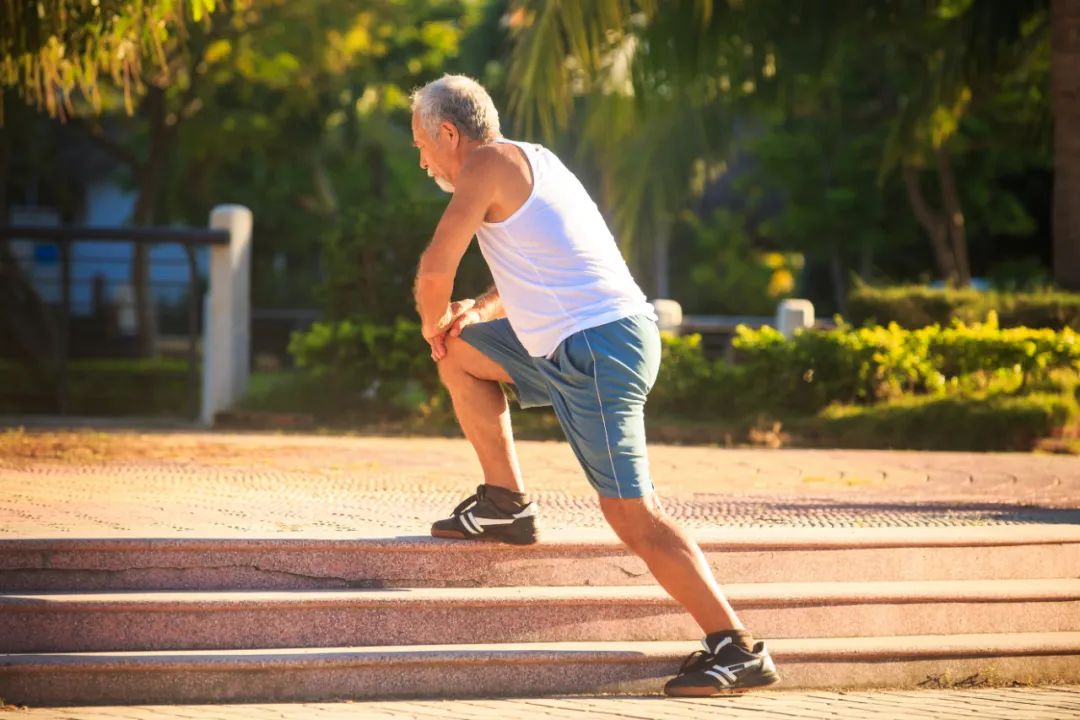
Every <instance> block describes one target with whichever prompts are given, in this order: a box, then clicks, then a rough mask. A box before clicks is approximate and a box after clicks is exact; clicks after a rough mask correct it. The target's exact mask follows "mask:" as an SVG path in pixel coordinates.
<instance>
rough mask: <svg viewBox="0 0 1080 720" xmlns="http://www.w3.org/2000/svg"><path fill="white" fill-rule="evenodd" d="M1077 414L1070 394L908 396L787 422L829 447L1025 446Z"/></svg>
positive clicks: (1000, 448)
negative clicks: (888, 401) (981, 396)
mask: <svg viewBox="0 0 1080 720" xmlns="http://www.w3.org/2000/svg"><path fill="white" fill-rule="evenodd" d="M1078 415H1080V410H1078V407H1077V404H1076V400H1075V398H1070V397H1069V396H1067V395H1047V394H1035V395H1025V396H1018V397H1010V396H1004V395H991V396H987V397H983V398H978V397H961V396H957V397H941V398H934V397H909V398H903V399H900V400H897V401H894V402H890V403H885V404H881V405H869V406H864V405H830V406H829V407H828V408H826V409H825V410H824V411H823V412H822V413H821V414H820V415H817V416H814V417H811V418H806V419H803V420H798V419H796V420H794V421H791V422H789V423H788V424H787V426H788V430H789V431H793V432H796V433H798V434H799V436H800V438H801V441H802V442H803V443H804V444H811V445H828V446H830V447H841V448H903V449H907V450H975V451H1026V450H1030V449H1031V448H1032V447H1033V446H1034V445H1035V442H1036V441H1037V440H1039V439H1040V438H1045V437H1048V436H1050V435H1051V434H1052V433H1053V431H1054V430H1055V429H1056V428H1059V427H1062V426H1063V425H1066V424H1068V423H1069V422H1071V421H1072V420H1073V419H1075V418H1076V417H1077V416H1078Z"/></svg>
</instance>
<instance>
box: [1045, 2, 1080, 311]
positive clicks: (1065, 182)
mask: <svg viewBox="0 0 1080 720" xmlns="http://www.w3.org/2000/svg"><path fill="white" fill-rule="evenodd" d="M1050 13H1051V16H1050V17H1051V19H1050V34H1051V52H1052V55H1053V61H1052V66H1051V73H1050V74H1051V97H1052V103H1053V111H1054V210H1053V213H1054V217H1053V233H1054V280H1055V282H1056V283H1057V284H1058V285H1059V286H1060V287H1062V288H1065V289H1068V290H1080V0H1051V3H1050Z"/></svg>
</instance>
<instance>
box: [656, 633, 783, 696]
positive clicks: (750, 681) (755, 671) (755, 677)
mask: <svg viewBox="0 0 1080 720" xmlns="http://www.w3.org/2000/svg"><path fill="white" fill-rule="evenodd" d="M702 644H703V645H704V646H705V649H704V650H698V651H697V652H695V653H694V654H693V655H691V656H690V657H688V658H686V660H685V661H684V662H683V664H682V667H681V668H679V674H678V675H676V676H675V677H674V678H673V679H672V680H670V681H669V682H668V684H667V685H666V686H665V687H664V692H665V693H666V694H667V695H671V696H673V697H711V696H714V695H728V694H732V693H741V692H746V691H747V690H752V689H754V688H762V687H767V686H769V685H774V684H776V683H778V682H780V676H779V675H777V673H776V665H774V664H773V661H772V658H771V657H770V656H769V651H768V650H767V649H766V648H765V643H763V642H759V643H757V644H756V645H754V649H753V651H751V652H747V651H746V650H743V649H742V648H741V647H739V646H738V645H735V644H734V643H732V642H731V638H730V637H725V638H723V639H721V640H718V641H716V642H715V644H713V645H712V646H711V647H710V645H709V639H708V638H706V639H705V640H703V641H702Z"/></svg>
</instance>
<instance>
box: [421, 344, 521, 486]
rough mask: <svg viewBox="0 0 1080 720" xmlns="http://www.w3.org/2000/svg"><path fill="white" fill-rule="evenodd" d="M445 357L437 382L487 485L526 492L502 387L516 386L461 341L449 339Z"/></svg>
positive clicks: (440, 363)
mask: <svg viewBox="0 0 1080 720" xmlns="http://www.w3.org/2000/svg"><path fill="white" fill-rule="evenodd" d="M446 351H447V354H446V357H445V358H443V359H442V360H440V361H439V363H438V368H439V378H440V379H441V380H442V382H443V384H444V385H446V388H447V389H448V390H449V391H450V397H451V399H452V400H453V401H454V414H455V415H457V419H458V424H459V425H461V430H462V432H464V433H465V437H466V438H467V439H468V441H469V442H470V443H471V444H472V446H473V448H474V449H475V450H476V455H477V458H478V459H479V460H480V467H481V468H483V471H484V483H485V484H487V485H495V486H497V487H502V488H506V489H507V490H512V491H514V492H519V493H521V492H525V487H524V484H523V483H522V480H521V467H520V466H519V464H518V458H517V452H516V451H515V449H514V435H513V431H512V430H511V427H510V407H509V405H508V404H507V402H506V396H505V395H504V394H503V391H502V388H501V387H499V383H500V382H504V383H512V382H513V381H512V380H511V378H510V375H509V374H508V373H507V372H506V370H504V369H503V368H502V366H500V365H499V364H498V363H497V362H495V361H494V360H492V359H491V358H489V357H487V356H486V355H484V353H482V352H481V351H479V350H477V349H476V348H474V347H473V346H471V345H470V344H469V343H467V342H465V341H464V340H462V339H461V338H457V337H448V338H447V342H446Z"/></svg>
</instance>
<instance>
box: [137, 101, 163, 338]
mask: <svg viewBox="0 0 1080 720" xmlns="http://www.w3.org/2000/svg"><path fill="white" fill-rule="evenodd" d="M144 107H145V109H146V113H147V115H148V120H149V132H150V154H149V156H148V157H147V159H146V162H145V163H144V164H143V165H142V166H141V167H140V168H139V169H138V171H137V172H136V180H137V183H138V188H139V191H138V192H139V194H138V197H137V199H136V200H135V210H134V211H133V213H132V221H133V222H134V224H135V225H137V226H139V227H148V226H150V225H153V223H154V214H155V213H154V209H155V204H156V202H157V189H158V185H159V182H160V179H161V172H162V170H163V164H164V163H163V161H164V154H165V151H166V148H165V147H164V146H165V129H166V126H165V111H166V108H165V91H164V90H163V89H162V88H160V87H157V86H156V85H150V87H149V88H148V90H147V95H146V102H145V105H144ZM131 287H132V294H133V296H134V302H135V319H136V326H137V333H138V348H139V357H154V356H155V355H156V354H157V338H158V322H157V320H158V318H157V308H156V304H155V303H154V292H153V288H151V287H150V246H149V245H146V244H144V243H136V244H135V254H134V256H133V257H132V261H131Z"/></svg>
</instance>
